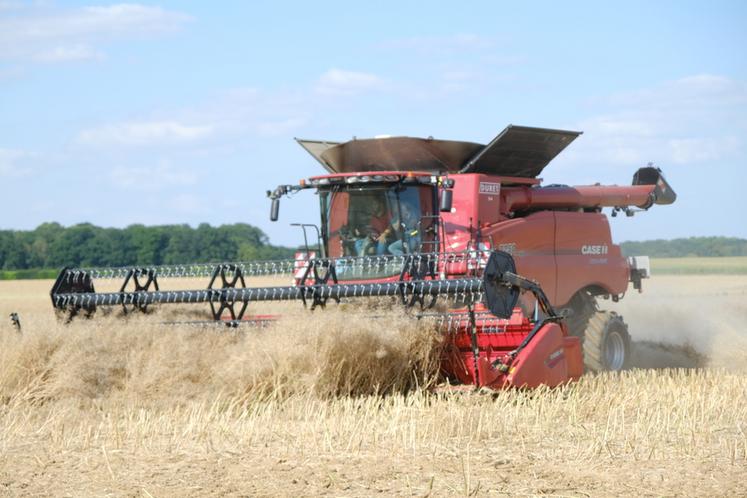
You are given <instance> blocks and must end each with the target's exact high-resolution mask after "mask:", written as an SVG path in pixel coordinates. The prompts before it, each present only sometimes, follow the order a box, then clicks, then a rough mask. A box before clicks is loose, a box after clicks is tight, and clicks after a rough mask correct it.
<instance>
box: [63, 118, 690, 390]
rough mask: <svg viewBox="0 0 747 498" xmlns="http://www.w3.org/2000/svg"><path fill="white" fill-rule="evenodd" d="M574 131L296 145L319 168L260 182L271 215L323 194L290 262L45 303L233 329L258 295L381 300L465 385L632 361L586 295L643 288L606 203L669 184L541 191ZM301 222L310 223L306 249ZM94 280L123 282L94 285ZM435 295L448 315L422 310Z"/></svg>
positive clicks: (78, 283)
mask: <svg viewBox="0 0 747 498" xmlns="http://www.w3.org/2000/svg"><path fill="white" fill-rule="evenodd" d="M578 135H580V133H578V132H570V131H562V130H548V129H539V128H528V127H520V126H509V127H507V128H506V129H505V130H504V131H503V132H501V134H499V135H498V136H497V137H496V138H495V139H494V140H493V141H491V142H490V143H489V144H488V145H480V144H475V143H470V142H455V141H443V140H434V139H430V138H429V139H419V138H409V137H393V138H376V139H369V140H352V141H350V142H345V143H336V142H322V141H310V140H299V141H298V142H299V143H300V144H301V145H302V146H303V147H304V148H305V149H306V150H307V151H308V152H309V153H311V155H312V156H314V157H315V158H316V159H317V160H318V161H319V162H320V163H321V164H322V166H323V167H324V168H325V169H326V170H327V172H328V173H329V174H327V175H324V176H316V177H311V178H309V179H304V180H301V181H300V182H298V183H297V184H290V185H280V186H279V187H277V188H276V189H275V190H274V191H272V192H268V196H269V197H270V198H271V200H272V207H271V214H270V217H271V219H272V220H273V221H276V220H277V219H278V217H279V208H280V199H281V197H283V196H284V195H287V194H290V193H295V192H299V191H302V190H308V189H312V190H315V191H316V192H317V193H318V195H319V200H320V208H321V219H320V224H319V225H316V224H313V225H308V224H307V225H302V228H303V230H304V239H305V243H306V251H305V252H304V253H302V254H299V256H298V257H297V259H296V260H292V261H264V262H238V263H220V264H212V265H211V264H194V265H172V266H153V267H146V268H99V269H96V268H93V269H71V268H66V269H64V270H63V271H62V272H61V273H60V275H59V277H58V278H57V281H56V282H55V285H54V287H53V289H52V292H51V297H52V303H53V305H54V306H55V308H56V309H58V310H59V311H60V312H64V313H65V314H66V316H67V317H68V318H71V317H73V316H75V315H79V314H85V315H87V316H90V315H91V314H93V313H94V312H95V311H96V309H97V308H99V307H121V308H122V310H123V311H124V312H126V313H129V312H132V311H146V310H147V309H149V307H150V306H151V305H153V304H165V303H169V304H180V303H209V306H210V311H211V316H212V318H213V319H214V320H221V321H223V322H224V323H226V324H229V325H237V324H240V323H247V322H252V323H266V322H267V321H269V320H272V319H273V317H271V316H266V315H259V316H257V315H248V314H247V310H248V309H249V310H251V307H252V306H254V304H253V303H257V302H263V301H290V300H296V301H302V302H303V303H304V305H308V306H309V307H311V308H315V307H323V306H325V305H326V304H327V303H328V301H329V300H330V299H331V300H333V301H336V302H340V301H341V300H350V299H357V298H368V297H385V296H390V297H393V298H396V299H398V300H399V301H401V303H402V304H403V305H405V306H406V307H409V308H412V307H415V306H417V307H418V308H419V312H417V313H414V316H416V317H417V318H420V319H431V318H435V319H436V320H437V321H438V323H439V324H440V325H441V328H442V329H443V330H444V333H445V334H447V335H448V338H449V341H450V344H451V345H452V347H450V348H447V351H449V353H448V354H446V355H445V356H444V358H443V369H444V372H445V373H446V374H447V375H448V376H449V377H450V378H451V379H453V380H455V381H458V382H461V383H468V384H476V385H480V386H490V387H504V386H511V385H513V386H527V387H531V386H536V385H539V384H547V385H557V384H560V383H563V382H566V381H568V380H571V379H575V378H577V377H578V376H579V375H581V373H582V372H583V370H584V365H585V367H586V369H589V370H596V371H599V370H620V369H623V368H625V367H626V366H627V365H628V363H629V359H630V337H629V335H628V331H627V326H626V325H625V323H624V322H623V320H622V317H620V316H618V315H616V314H615V313H612V312H609V311H602V310H599V309H598V307H597V302H596V299H597V298H598V297H600V296H601V297H605V298H612V299H613V300H618V299H619V298H621V297H622V296H623V295H624V294H625V292H626V290H627V288H628V284H629V283H631V282H632V284H633V286H634V287H635V288H636V289H637V290H639V291H640V290H641V280H642V279H643V278H646V277H647V276H648V273H649V270H648V260H647V258H628V259H626V258H624V257H623V256H622V255H621V253H620V248H619V246H617V245H614V244H613V243H612V240H611V237H610V229H609V223H608V220H607V217H606V216H605V215H604V214H603V213H602V209H603V208H604V207H609V208H611V209H612V211H611V212H612V215H613V216H615V215H616V214H617V213H619V212H624V213H625V214H627V215H629V216H632V215H633V214H634V212H635V210H634V209H636V208H637V210H647V209H649V208H650V207H651V206H653V205H654V204H671V203H672V202H674V200H675V198H676V195H675V194H674V192H673V191H672V190H671V188H670V187H669V185H668V184H667V183H666V181H665V180H664V177H663V176H662V175H661V171H660V170H658V169H657V168H654V167H652V166H650V165H649V166H647V167H644V168H641V169H639V170H638V171H637V172H636V174H635V175H634V177H633V184H632V185H630V186H601V185H592V186H574V187H571V186H566V185H550V186H547V187H543V186H541V185H540V180H539V179H537V176H538V175H539V174H540V173H541V171H542V170H543V168H544V167H545V166H546V165H547V164H548V163H549V162H550V161H551V160H552V159H553V158H554V157H555V156H556V155H557V154H558V153H560V152H561V151H562V150H563V149H564V148H565V147H566V146H567V145H568V144H570V143H571V142H572V141H573V140H574V139H575V138H576V137H577V136H578ZM307 228H314V229H315V232H316V239H317V240H316V243H315V244H314V247H312V248H309V244H308V240H307V237H306V229H307ZM517 269H518V271H517ZM279 275H285V276H287V277H290V276H292V277H293V284H292V285H288V286H261V287H258V286H247V279H251V277H271V276H279ZM179 277H193V278H199V277H202V278H205V279H209V280H208V284H207V288H203V289H193V290H182V289H180V290H164V289H162V284H163V282H164V281H165V280H166V279H173V278H179ZM102 279H109V280H111V279H118V280H120V281H121V285H120V286H118V288H117V289H114V290H113V291H111V292H96V290H95V288H94V282H95V281H99V280H102ZM522 293H523V294H522ZM520 294H521V296H520ZM439 299H442V300H446V302H447V303H450V304H449V306H448V309H449V311H444V312H439V313H436V312H434V311H427V310H428V309H431V308H434V305H435V304H436V302H437V301H438V300H439ZM439 309H443V306H442V307H439ZM555 309H559V310H561V312H560V313H558V312H556V311H555ZM561 316H562V317H564V319H561V318H560V317H561Z"/></svg>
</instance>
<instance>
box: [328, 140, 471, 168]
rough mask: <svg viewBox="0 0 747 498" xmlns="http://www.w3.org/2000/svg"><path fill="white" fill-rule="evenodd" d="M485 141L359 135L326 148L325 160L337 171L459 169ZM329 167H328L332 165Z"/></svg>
mask: <svg viewBox="0 0 747 498" xmlns="http://www.w3.org/2000/svg"><path fill="white" fill-rule="evenodd" d="M482 147H483V146H482V145H481V144H476V143H472V142H458V141H453V140H434V139H427V138H412V137H390V138H373V139H360V140H359V139H356V140H351V141H349V142H345V143H343V144H339V145H335V146H334V147H330V148H328V149H326V150H325V151H324V152H323V153H322V154H321V161H320V162H323V164H326V165H328V166H329V168H331V170H332V171H333V172H335V173H357V172H361V171H437V172H452V173H455V172H457V171H459V170H460V169H461V167H462V165H463V164H464V163H465V161H467V160H468V159H469V158H470V157H473V156H474V155H475V154H476V153H477V151H479V150H480V149H482ZM329 168H328V169H329Z"/></svg>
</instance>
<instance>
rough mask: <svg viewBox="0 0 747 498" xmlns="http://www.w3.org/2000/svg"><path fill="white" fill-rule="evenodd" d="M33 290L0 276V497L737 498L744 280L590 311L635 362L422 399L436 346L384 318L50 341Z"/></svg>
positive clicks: (59, 332) (154, 321)
mask: <svg viewBox="0 0 747 498" xmlns="http://www.w3.org/2000/svg"><path fill="white" fill-rule="evenodd" d="M50 286H51V282H49V281H10V282H0V316H2V317H3V319H2V322H0V448H1V449H2V451H0V494H8V495H21V496H38V495H57V496H66V495H69V496H90V495H96V496H101V495H114V496H174V495H178V496H181V495H193V496H204V495H207V494H213V495H259V496H278V495H280V496H283V495H314V494H328V495H333V496H339V495H345V496H347V495H360V496H369V495H371V494H374V493H384V494H390V495H392V494H397V495H403V494H406V495H415V496H424V495H444V494H456V495H482V494H497V495H506V496H509V495H510V496H513V495H552V496H619V495H632V496H661V495H666V496H672V495H694V494H699V495H705V496H716V495H732V496H744V495H747V482H745V479H744V476H745V475H746V474H747V394H746V393H747V331H746V330H745V326H744V323H745V321H746V320H747V278H745V276H743V275H742V276H728V275H723V276H669V275H667V276H656V277H654V278H653V279H651V280H650V281H647V282H645V284H644V290H645V292H644V294H641V295H637V294H635V295H634V294H632V293H631V295H629V296H627V297H626V299H625V300H623V301H622V302H621V303H618V304H616V305H614V306H613V305H612V303H609V304H610V306H609V307H610V308H613V309H616V310H617V311H619V312H620V313H621V314H623V315H624V317H625V319H626V321H627V322H628V323H629V324H630V329H631V333H632V335H633V337H634V339H635V340H636V341H637V346H636V347H637V348H638V350H639V351H641V352H642V353H645V354H641V357H643V358H645V362H644V363H645V364H644V365H642V366H645V367H647V368H643V369H636V370H631V371H628V372H625V373H623V374H620V375H610V374H606V375H598V376H586V377H584V378H583V379H582V380H581V382H579V383H577V384H575V385H571V386H566V387H564V388H562V389H554V390H548V389H540V390H537V391H531V392H521V391H510V392H500V393H492V392H491V393H488V392H480V393H468V392H450V393H439V394H432V393H431V392H430V391H428V390H427V389H426V388H427V387H428V386H429V385H430V383H432V382H433V380H434V373H435V361H434V359H435V357H436V355H437V351H438V345H439V341H438V335H437V334H435V333H434V331H433V330H431V329H430V328H429V327H428V326H427V325H421V326H420V327H417V328H415V329H413V328H412V326H411V323H410V322H408V321H407V320H405V319H404V318H403V317H401V316H399V315H396V316H393V317H392V318H391V319H388V320H387V321H385V322H376V323H371V322H367V321H364V320H363V319H362V318H361V317H360V316H359V315H357V314H356V312H355V309H344V310H339V309H338V310H335V309H334V308H335V307H334V306H333V307H332V308H331V309H330V310H327V311H324V312H314V313H313V315H311V314H310V313H309V312H304V311H302V310H300V309H299V308H298V306H293V305H291V304H284V305H282V306H283V307H285V308H286V309H287V310H288V312H289V316H288V317H287V318H286V319H284V320H283V321H282V322H281V323H278V324H275V325H272V326H270V327H268V328H265V329H263V330H260V331H250V330H247V331H246V332H239V333H237V332H235V331H230V332H227V331H224V330H222V329H221V330H218V331H216V330H215V329H212V328H211V329H207V330H204V329H200V328H196V327H193V326H178V327H173V326H172V327H164V326H161V325H159V324H158V322H159V320H163V319H173V318H174V317H175V316H176V313H173V312H167V311H164V312H162V313H161V314H160V315H151V316H148V317H145V318H142V317H136V318H134V319H130V320H127V321H120V320H117V319H115V317H114V316H110V317H102V318H101V319H97V320H94V321H88V322H86V321H79V322H76V323H73V324H72V325H70V326H63V325H61V324H59V323H58V322H57V321H56V320H55V319H54V316H53V313H52V311H51V305H50V303H49V298H48V295H47V294H46V293H47V292H48V290H49V288H50ZM603 304H607V303H603ZM11 311H16V312H18V313H19V314H20V316H21V321H22V325H23V334H18V333H16V331H15V330H14V329H13V328H11V327H10V324H9V322H8V321H7V320H6V317H7V315H8V314H9V313H10V312H11ZM312 318H313V319H312ZM696 364H697V365H700V366H699V368H692V369H662V368H659V367H666V366H687V365H696ZM655 367H656V368H655Z"/></svg>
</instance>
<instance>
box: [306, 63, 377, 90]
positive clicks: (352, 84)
mask: <svg viewBox="0 0 747 498" xmlns="http://www.w3.org/2000/svg"><path fill="white" fill-rule="evenodd" d="M383 86H384V81H383V80H382V79H381V78H380V77H378V76H376V75H375V74H371V73H363V72H357V71H346V70H344V69H336V68H333V69H330V70H329V71H327V72H325V73H324V74H322V75H321V76H320V77H319V80H318V81H317V83H316V87H315V90H316V92H317V93H320V94H322V95H329V96H344V95H355V94H358V93H362V92H365V91H369V90H377V89H381V88H382V87H383Z"/></svg>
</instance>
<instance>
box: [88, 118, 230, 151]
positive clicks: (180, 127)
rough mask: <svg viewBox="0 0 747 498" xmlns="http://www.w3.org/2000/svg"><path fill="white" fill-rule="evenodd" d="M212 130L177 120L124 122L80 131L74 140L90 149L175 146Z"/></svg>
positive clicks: (208, 127) (210, 127) (205, 136)
mask: <svg viewBox="0 0 747 498" xmlns="http://www.w3.org/2000/svg"><path fill="white" fill-rule="evenodd" d="M214 130H215V127H214V126H213V125H210V124H203V125H189V124H184V123H180V122H178V121H140V122H127V123H119V124H109V125H103V126H100V127H98V128H91V129H88V130H83V131H81V132H80V133H79V134H78V137H77V140H76V141H77V142H78V143H79V144H83V145H93V146H151V145H175V144H185V143H191V142H198V141H201V140H204V139H206V138H208V137H210V136H211V135H212V134H213V132H214Z"/></svg>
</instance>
